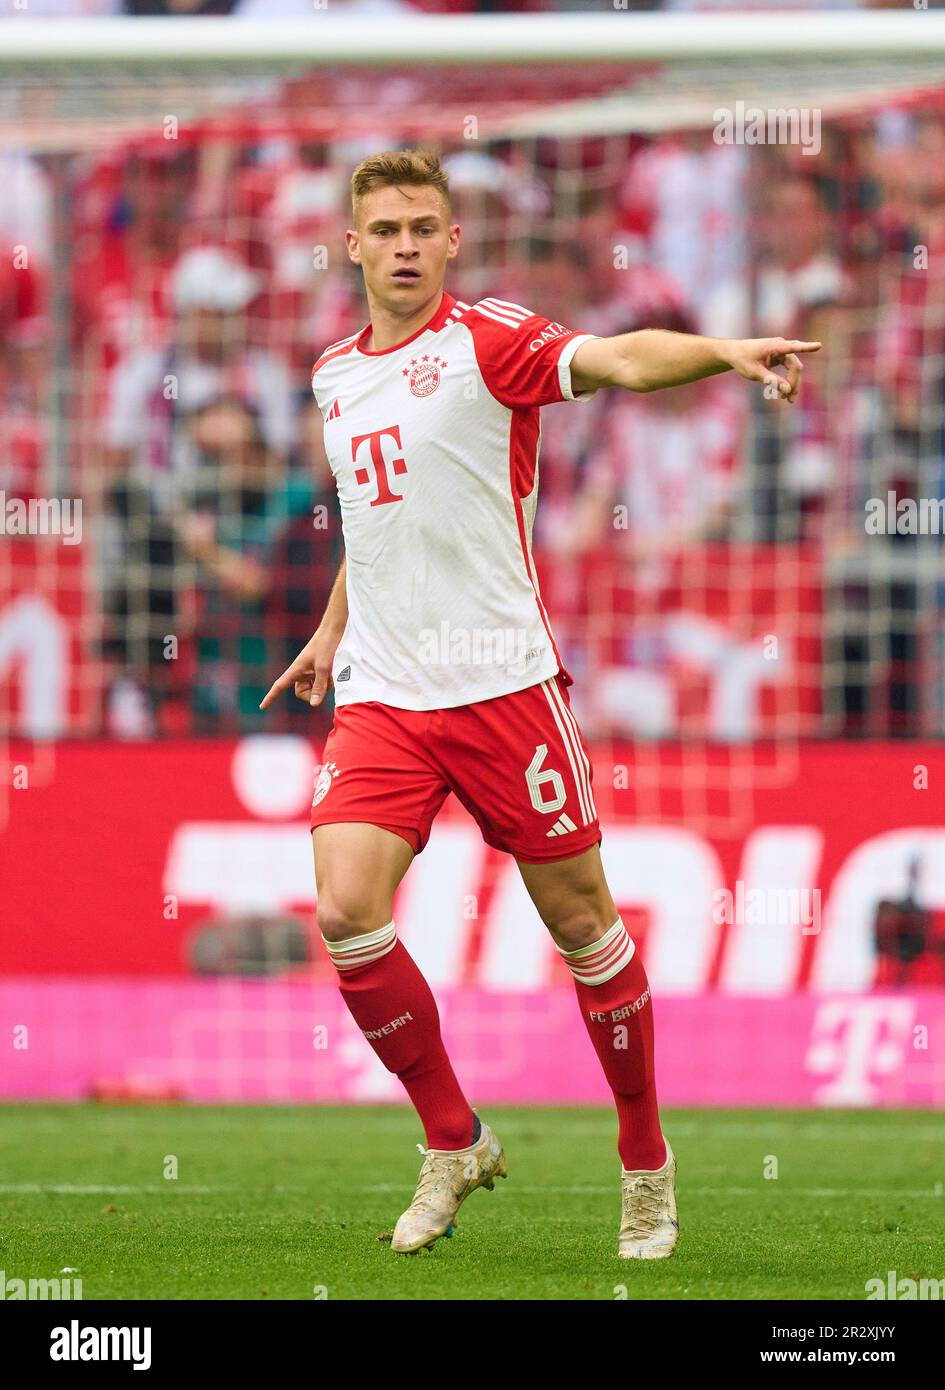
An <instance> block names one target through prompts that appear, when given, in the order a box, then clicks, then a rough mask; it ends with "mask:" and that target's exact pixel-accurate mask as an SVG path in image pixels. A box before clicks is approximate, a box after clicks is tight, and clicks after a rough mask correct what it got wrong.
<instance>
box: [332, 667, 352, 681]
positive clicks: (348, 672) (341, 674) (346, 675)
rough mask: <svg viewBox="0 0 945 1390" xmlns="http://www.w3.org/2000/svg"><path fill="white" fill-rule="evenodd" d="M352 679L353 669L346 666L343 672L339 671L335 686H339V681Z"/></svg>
mask: <svg viewBox="0 0 945 1390" xmlns="http://www.w3.org/2000/svg"><path fill="white" fill-rule="evenodd" d="M350 679H351V667H350V666H346V667H345V669H344V670H343V671H339V672H338V674H337V676H336V677H335V685H337V684H338V682H339V681H349V680H350Z"/></svg>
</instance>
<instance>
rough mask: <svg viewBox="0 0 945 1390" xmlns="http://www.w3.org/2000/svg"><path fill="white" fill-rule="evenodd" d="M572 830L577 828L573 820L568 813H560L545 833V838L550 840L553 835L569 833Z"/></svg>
mask: <svg viewBox="0 0 945 1390" xmlns="http://www.w3.org/2000/svg"><path fill="white" fill-rule="evenodd" d="M572 830H577V826H576V825H575V824H574V821H573V820H572V819H571V817H570V816H569V815H561V816H559V817H558V819H557V820H556V821H555V823H554V825H553V826H552V827H551V829H550V830H549V831H548V832H547V833H546V835H545V839H546V840H550V839H551V837H552V836H553V835H569V834H570V833H571V831H572Z"/></svg>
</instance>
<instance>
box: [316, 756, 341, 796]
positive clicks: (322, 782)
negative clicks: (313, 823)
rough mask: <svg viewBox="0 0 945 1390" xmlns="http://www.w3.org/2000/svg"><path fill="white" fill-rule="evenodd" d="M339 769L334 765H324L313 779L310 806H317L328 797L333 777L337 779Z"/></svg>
mask: <svg viewBox="0 0 945 1390" xmlns="http://www.w3.org/2000/svg"><path fill="white" fill-rule="evenodd" d="M339 771H340V769H339V768H337V767H335V764H334V763H326V764H325V766H324V767H323V768H322V770H321V772H320V773H319V774H318V776H317V778H316V779H315V795H314V797H313V798H312V805H313V806H317V805H318V803H319V802H320V801H324V799H325V797H326V796H327V795H328V791H329V788H330V787H331V782H332V778H333V777H337V776H338V773H339Z"/></svg>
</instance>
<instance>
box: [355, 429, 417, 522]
mask: <svg viewBox="0 0 945 1390" xmlns="http://www.w3.org/2000/svg"><path fill="white" fill-rule="evenodd" d="M386 435H389V436H390V437H391V439H393V441H394V443H395V444H396V445H397V448H398V449H402V448H403V445H402V444H401V442H400V426H399V425H386V426H385V427H384V429H380V430H372V431H371V433H370V434H356V435H355V436H354V438H353V439H352V441H351V460H352V462H353V463H357V461H358V450H359V449H360V447H361V445H362V444H364V443H365V441H367V440H369V441H370V444H369V448H370V454H371V463H372V465H373V467H374V478H375V481H376V482H377V496H376V497H375V498H373V499H372V501H371V506H372V507H383V506H384V505H385V503H387V502H402V501H403V500H404V499H403V497H402V496H400V495H399V494H398V493H395V492H391V489H390V479H389V478H388V475H387V464H386V463H385V461H384V449H383V446H382V444H381V440H382V439H383V438H384V437H385V436H386ZM390 466H391V468H392V469H393V472H394V474H395V476H397V477H399V476H400V475H401V474H403V473H406V471H407V464H406V461H405V460H404V459H402V458H395V459H392V460H391V465H390ZM354 480H355V482H356V483H361V485H362V486H364V485H365V484H367V483H370V481H371V475H370V473H369V472H368V470H367V469H366V468H356V469H355V470H354Z"/></svg>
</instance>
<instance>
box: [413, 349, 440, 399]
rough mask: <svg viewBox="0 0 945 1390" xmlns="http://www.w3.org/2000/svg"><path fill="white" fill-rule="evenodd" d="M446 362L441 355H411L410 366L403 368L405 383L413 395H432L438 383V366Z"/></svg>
mask: <svg viewBox="0 0 945 1390" xmlns="http://www.w3.org/2000/svg"><path fill="white" fill-rule="evenodd" d="M445 366H446V363H445V362H444V361H443V359H442V357H429V356H427V355H424V356H423V357H413V358H411V360H410V366H409V367H405V368H404V375H405V376H406V377H407V385H408V386H409V387H410V389H411V391H412V392H413V394H414V395H415V396H432V395H433V392H434V391H435V390H436V388H437V387H438V386H439V384H440V368H441V367H445Z"/></svg>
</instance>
